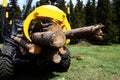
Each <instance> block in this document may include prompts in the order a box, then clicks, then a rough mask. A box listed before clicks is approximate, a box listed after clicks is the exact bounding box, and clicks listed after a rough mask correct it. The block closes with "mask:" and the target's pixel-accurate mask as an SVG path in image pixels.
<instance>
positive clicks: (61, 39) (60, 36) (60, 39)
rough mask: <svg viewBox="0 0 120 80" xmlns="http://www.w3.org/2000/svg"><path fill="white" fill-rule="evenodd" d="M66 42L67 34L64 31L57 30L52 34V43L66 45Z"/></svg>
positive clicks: (56, 45)
mask: <svg viewBox="0 0 120 80" xmlns="http://www.w3.org/2000/svg"><path fill="white" fill-rule="evenodd" d="M65 42H66V36H65V34H64V32H63V31H56V32H55V34H54V35H53V36H52V40H51V43H50V44H51V45H52V46H55V47H61V46H64V45H65Z"/></svg>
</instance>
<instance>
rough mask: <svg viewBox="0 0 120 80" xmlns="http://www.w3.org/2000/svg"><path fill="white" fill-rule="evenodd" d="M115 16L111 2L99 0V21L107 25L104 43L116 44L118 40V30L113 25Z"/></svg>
mask: <svg viewBox="0 0 120 80" xmlns="http://www.w3.org/2000/svg"><path fill="white" fill-rule="evenodd" d="M113 15H114V13H113V12H112V7H111V3H110V0H98V6H97V21H98V23H102V24H104V25H105V27H104V29H103V32H104V34H105V36H104V43H114V42H117V39H118V28H117V27H116V25H115V24H113V20H114V16H113ZM115 31H116V32H115Z"/></svg>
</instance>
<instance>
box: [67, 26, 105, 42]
mask: <svg viewBox="0 0 120 80" xmlns="http://www.w3.org/2000/svg"><path fill="white" fill-rule="evenodd" d="M102 27H104V26H103V25H102V24H100V25H93V26H87V27H81V28H77V29H72V30H69V31H65V35H66V38H67V39H73V38H75V39H88V38H93V37H94V38H97V39H100V40H102V39H103V38H102V34H103V33H102V30H101V28H102Z"/></svg>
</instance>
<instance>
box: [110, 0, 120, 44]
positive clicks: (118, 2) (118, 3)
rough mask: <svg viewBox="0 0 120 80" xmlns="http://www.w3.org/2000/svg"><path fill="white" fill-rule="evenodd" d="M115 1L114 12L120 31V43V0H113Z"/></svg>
mask: <svg viewBox="0 0 120 80" xmlns="http://www.w3.org/2000/svg"><path fill="white" fill-rule="evenodd" d="M112 1H113V12H114V13H115V16H116V20H115V21H114V23H115V24H116V25H117V27H118V30H119V33H118V37H119V41H118V42H119V43H120V0H112Z"/></svg>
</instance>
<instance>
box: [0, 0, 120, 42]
mask: <svg viewBox="0 0 120 80" xmlns="http://www.w3.org/2000/svg"><path fill="white" fill-rule="evenodd" d="M53 1H56V3H55V4H54V5H55V6H57V7H59V8H60V9H62V10H63V11H64V12H66V14H67V7H70V14H69V13H68V15H70V16H69V17H68V19H69V22H70V25H71V27H72V28H78V27H83V26H89V25H95V24H103V25H104V26H105V27H104V28H103V33H104V35H103V37H104V40H103V41H97V40H93V39H90V40H89V41H91V42H93V43H100V44H112V43H113V44H119V43H120V5H119V4H120V0H97V1H96V0H87V2H86V4H83V0H76V1H77V3H76V4H73V2H72V1H73V0H69V2H68V3H67V2H66V1H65V0H53ZM11 4H12V6H10V5H11ZM43 4H49V0H40V1H38V2H37V3H36V5H34V6H31V8H30V11H29V12H31V11H32V10H34V9H35V8H36V7H38V6H40V5H43ZM24 7H25V5H23V9H20V5H19V4H18V0H9V3H8V4H7V11H8V12H9V18H10V19H11V18H13V16H14V18H19V19H20V18H21V14H22V12H23V10H24ZM1 10H2V6H1V5H0V25H1V16H2V15H1ZM13 12H14V13H13ZM76 41H79V40H73V43H74V42H76Z"/></svg>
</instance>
